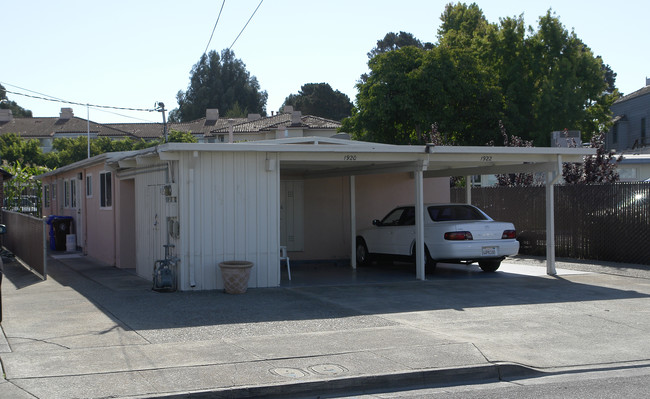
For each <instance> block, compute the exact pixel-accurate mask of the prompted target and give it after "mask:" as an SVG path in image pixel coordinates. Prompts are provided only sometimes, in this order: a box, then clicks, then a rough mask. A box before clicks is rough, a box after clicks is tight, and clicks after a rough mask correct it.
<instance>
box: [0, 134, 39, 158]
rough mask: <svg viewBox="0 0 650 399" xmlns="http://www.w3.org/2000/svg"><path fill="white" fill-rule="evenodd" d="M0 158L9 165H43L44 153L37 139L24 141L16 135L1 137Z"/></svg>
mask: <svg viewBox="0 0 650 399" xmlns="http://www.w3.org/2000/svg"><path fill="white" fill-rule="evenodd" d="M0 157H1V158H2V160H3V161H5V162H7V163H8V164H15V163H17V162H20V163H22V164H25V165H41V164H42V163H43V152H42V150H41V148H40V146H39V142H38V140H36V139H30V140H24V139H22V138H21V137H20V135H18V134H15V133H5V134H3V135H0Z"/></svg>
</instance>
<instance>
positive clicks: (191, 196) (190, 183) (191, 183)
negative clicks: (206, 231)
mask: <svg viewBox="0 0 650 399" xmlns="http://www.w3.org/2000/svg"><path fill="white" fill-rule="evenodd" d="M188 186H189V187H188V189H189V195H188V202H189V208H190V209H189V210H190V223H188V224H187V226H188V229H189V230H190V234H189V240H190V242H189V248H190V256H189V257H188V259H189V265H188V266H189V269H190V287H192V288H194V287H196V277H195V274H196V273H195V270H194V269H195V266H194V261H195V254H196V240H195V239H194V223H193V222H194V215H195V209H194V169H190V175H189V179H188Z"/></svg>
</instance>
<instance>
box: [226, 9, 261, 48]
mask: <svg viewBox="0 0 650 399" xmlns="http://www.w3.org/2000/svg"><path fill="white" fill-rule="evenodd" d="M262 2H264V0H260V4H258V5H257V8H256V9H255V11H253V14H252V15H251V17H250V18H248V21H246V25H244V27H243V28H241V32H239V34H238V35H237V37H236V38H235V40H234V41H233V42H232V44H231V45H230V47H228V51H230V49H231V48H232V46H234V45H235V42H236V41H237V39H239V36H241V34H242V33H243V32H244V29H246V27H247V26H248V23H249V22H251V19H253V16H255V13H256V12H257V9H258V8H260V6H261V5H262Z"/></svg>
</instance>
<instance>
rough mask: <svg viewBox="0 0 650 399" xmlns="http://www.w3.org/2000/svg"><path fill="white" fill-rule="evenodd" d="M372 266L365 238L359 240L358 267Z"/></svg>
mask: <svg viewBox="0 0 650 399" xmlns="http://www.w3.org/2000/svg"><path fill="white" fill-rule="evenodd" d="M368 264H370V254H369V253H368V247H367V246H366V242H365V241H364V240H363V238H358V239H357V266H367V265H368Z"/></svg>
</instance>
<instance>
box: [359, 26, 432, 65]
mask: <svg viewBox="0 0 650 399" xmlns="http://www.w3.org/2000/svg"><path fill="white" fill-rule="evenodd" d="M406 46H412V47H417V48H420V49H424V50H428V49H432V48H433V43H422V42H421V41H419V40H418V39H417V38H416V37H415V36H413V34H412V33H408V32H402V31H400V32H399V33H395V32H389V33H386V36H384V38H383V39H381V40H377V46H375V48H373V49H372V50H370V52H369V53H368V58H371V59H372V58H373V57H374V56H376V55H379V54H383V53H386V52H389V51H393V50H397V49H400V48H403V47H406Z"/></svg>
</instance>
